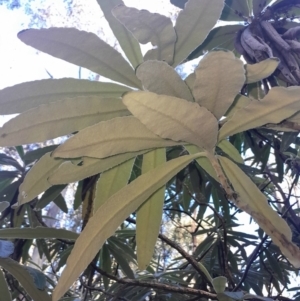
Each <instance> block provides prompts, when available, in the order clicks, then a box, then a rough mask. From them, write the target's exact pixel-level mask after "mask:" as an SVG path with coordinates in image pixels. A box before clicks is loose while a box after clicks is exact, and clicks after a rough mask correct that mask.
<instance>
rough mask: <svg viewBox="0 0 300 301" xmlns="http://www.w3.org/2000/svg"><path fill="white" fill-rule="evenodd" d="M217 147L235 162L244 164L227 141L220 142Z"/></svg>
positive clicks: (236, 151)
mask: <svg viewBox="0 0 300 301" xmlns="http://www.w3.org/2000/svg"><path fill="white" fill-rule="evenodd" d="M217 146H218V147H219V148H220V149H221V150H222V151H223V152H224V153H225V154H227V155H228V156H229V157H230V158H231V159H233V160H234V161H235V162H237V163H240V164H244V160H243V158H242V157H241V155H240V153H239V152H238V150H237V149H236V148H235V147H234V146H233V145H232V144H231V143H230V142H229V141H228V140H222V141H221V142H219V143H218V144H217Z"/></svg>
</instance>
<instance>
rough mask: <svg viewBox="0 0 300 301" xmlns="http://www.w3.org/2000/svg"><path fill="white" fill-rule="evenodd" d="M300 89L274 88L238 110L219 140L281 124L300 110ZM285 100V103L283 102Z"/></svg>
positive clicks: (225, 125) (227, 123)
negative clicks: (257, 128)
mask: <svg viewBox="0 0 300 301" xmlns="http://www.w3.org/2000/svg"><path fill="white" fill-rule="evenodd" d="M299 93H300V88H299V87H295V86H292V87H288V88H284V87H274V88H272V89H271V90H270V91H269V93H268V94H267V95H266V96H265V97H264V98H263V99H262V100H260V101H252V102H251V103H250V104H249V105H248V106H246V107H244V108H242V109H240V110H238V111H237V112H236V113H235V114H234V115H233V116H232V117H231V118H230V120H228V121H227V122H226V123H225V124H224V125H223V126H222V128H221V130H220V134H219V140H222V139H224V138H225V137H227V136H231V135H233V134H236V133H240V132H243V131H246V130H249V129H253V128H256V127H259V126H262V125H264V124H267V123H279V122H281V121H282V120H284V119H286V118H288V117H290V116H291V115H292V114H295V112H297V111H298V110H299V108H300V97H299ZM283 99H284V101H282V100H283Z"/></svg>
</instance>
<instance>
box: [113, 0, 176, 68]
mask: <svg viewBox="0 0 300 301" xmlns="http://www.w3.org/2000/svg"><path fill="white" fill-rule="evenodd" d="M112 12H113V15H114V16H115V17H116V18H117V19H118V20H119V21H120V22H121V23H122V24H123V25H124V26H125V27H126V28H127V29H128V30H129V31H130V32H131V33H132V34H133V35H134V36H135V37H136V39H137V40H138V41H139V42H140V43H141V44H146V43H148V42H151V44H152V45H153V46H155V48H153V49H151V50H149V51H148V52H147V53H146V54H145V57H144V60H160V61H166V62H168V63H169V64H171V63H172V62H173V56H174V46H175V42H176V33H175V30H174V28H173V24H172V21H171V19H169V18H167V17H166V16H163V15H160V14H157V13H150V12H149V11H147V10H138V9H136V8H133V7H126V6H125V5H118V6H116V7H115V8H114V9H113V11H112Z"/></svg>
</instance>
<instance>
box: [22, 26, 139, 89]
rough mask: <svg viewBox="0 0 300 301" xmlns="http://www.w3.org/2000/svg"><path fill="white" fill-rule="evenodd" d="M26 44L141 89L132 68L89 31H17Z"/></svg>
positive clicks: (70, 29) (62, 29) (50, 29)
mask: <svg viewBox="0 0 300 301" xmlns="http://www.w3.org/2000/svg"><path fill="white" fill-rule="evenodd" d="M18 38H19V39H20V40H21V41H22V42H24V43H25V44H27V45H29V46H32V47H34V48H36V49H38V50H40V51H43V52H46V53H48V54H50V55H53V56H55V57H57V58H59V59H62V60H65V61H67V62H70V63H72V64H75V65H78V66H81V67H84V68H87V69H89V70H91V71H93V72H95V73H98V74H100V75H103V76H105V77H107V78H110V79H112V80H114V81H117V82H120V83H123V84H125V85H128V86H132V87H137V88H140V87H141V84H140V82H139V80H138V79H137V77H136V76H135V73H134V70H133V69H132V68H131V66H130V65H129V64H128V63H127V62H126V60H125V59H124V58H123V57H122V55H121V54H120V53H119V52H118V51H116V50H115V49H114V48H113V47H111V46H109V45H108V44H106V43H105V42H104V41H102V40H101V39H100V38H99V37H98V36H97V35H95V34H94V33H91V32H86V31H81V30H78V29H75V28H56V27H52V28H48V29H45V28H44V29H27V30H23V31H21V32H19V33H18Z"/></svg>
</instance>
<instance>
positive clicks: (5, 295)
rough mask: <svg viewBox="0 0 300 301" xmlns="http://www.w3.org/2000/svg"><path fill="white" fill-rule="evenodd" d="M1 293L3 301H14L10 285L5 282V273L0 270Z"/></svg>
mask: <svg viewBox="0 0 300 301" xmlns="http://www.w3.org/2000/svg"><path fill="white" fill-rule="evenodd" d="M0 292H1V298H2V299H3V300H5V301H12V298H11V294H10V291H9V288H8V284H7V282H6V280H5V276H4V272H3V271H2V270H0Z"/></svg>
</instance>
